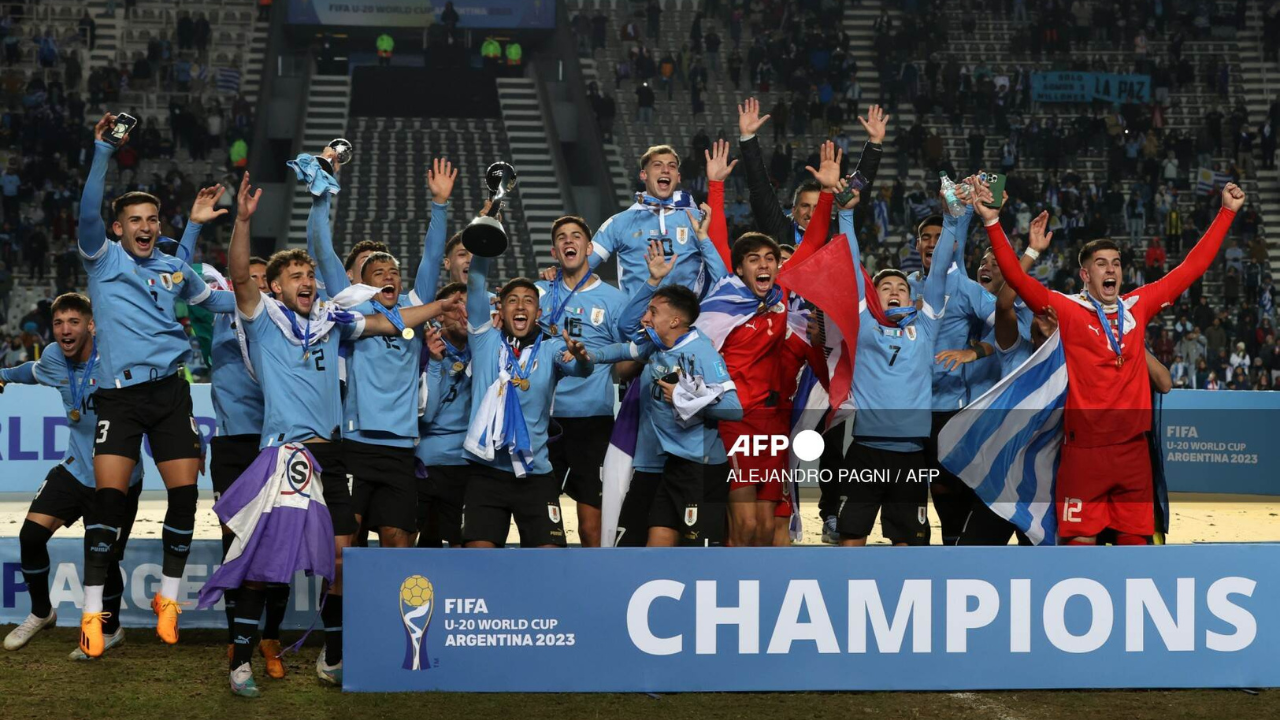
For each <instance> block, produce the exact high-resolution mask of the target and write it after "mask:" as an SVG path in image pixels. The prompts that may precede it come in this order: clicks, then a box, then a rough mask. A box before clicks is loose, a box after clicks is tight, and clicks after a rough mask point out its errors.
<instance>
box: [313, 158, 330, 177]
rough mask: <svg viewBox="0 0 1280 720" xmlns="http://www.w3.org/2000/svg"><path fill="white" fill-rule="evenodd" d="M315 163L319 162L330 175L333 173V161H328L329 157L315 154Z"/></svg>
mask: <svg viewBox="0 0 1280 720" xmlns="http://www.w3.org/2000/svg"><path fill="white" fill-rule="evenodd" d="M316 163H317V164H319V165H320V167H321V168H323V169H324V171H325V172H327V173H329V174H330V175H333V163H332V162H330V161H329V158H327V157H325V156H323V155H317V156H316Z"/></svg>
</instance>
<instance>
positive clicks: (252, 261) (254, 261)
mask: <svg viewBox="0 0 1280 720" xmlns="http://www.w3.org/2000/svg"><path fill="white" fill-rule="evenodd" d="M249 264H250V265H266V264H267V261H266V259H264V258H261V257H258V256H257V255H254V256H253V257H251V258H249Z"/></svg>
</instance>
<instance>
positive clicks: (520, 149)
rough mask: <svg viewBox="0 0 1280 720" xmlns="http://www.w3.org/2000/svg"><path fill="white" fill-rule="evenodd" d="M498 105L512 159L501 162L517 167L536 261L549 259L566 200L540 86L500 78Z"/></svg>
mask: <svg viewBox="0 0 1280 720" xmlns="http://www.w3.org/2000/svg"><path fill="white" fill-rule="evenodd" d="M498 104H499V106H500V107H501V109H502V123H503V125H504V126H506V130H507V138H508V140H509V141H510V143H511V157H510V158H501V159H505V160H507V161H508V162H510V163H511V164H512V165H513V166H515V169H516V172H517V173H518V175H519V184H518V185H517V187H516V192H515V194H517V195H519V196H520V205H521V207H522V209H523V210H524V216H525V222H526V226H527V228H528V232H529V240H530V244H531V245H532V248H533V255H534V258H536V259H544V258H549V257H550V256H551V223H553V222H554V221H555V219H556V218H558V217H560V216H561V215H564V201H563V199H562V198H561V197H560V182H559V179H558V178H557V177H556V166H555V163H554V162H553V161H552V159H551V148H550V146H549V145H548V140H547V128H546V121H545V120H544V119H543V117H542V107H541V105H540V104H539V102H538V87H537V85H536V84H535V83H534V82H533V80H532V79H530V78H498ZM498 159H500V158H494V160H498Z"/></svg>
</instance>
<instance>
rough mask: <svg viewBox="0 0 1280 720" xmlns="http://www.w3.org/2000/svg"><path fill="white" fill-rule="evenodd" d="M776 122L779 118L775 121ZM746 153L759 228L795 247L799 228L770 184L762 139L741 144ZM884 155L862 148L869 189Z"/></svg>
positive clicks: (874, 147) (872, 147) (860, 161)
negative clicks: (780, 203) (779, 202)
mask: <svg viewBox="0 0 1280 720" xmlns="http://www.w3.org/2000/svg"><path fill="white" fill-rule="evenodd" d="M775 119H776V118H775ZM738 147H740V148H741V149H742V160H743V164H744V165H746V166H747V188H748V190H749V191H750V193H751V216H752V217H753V218H755V221H756V228H757V229H758V230H759V231H760V232H762V233H764V234H766V235H768V236H769V237H771V238H773V240H774V242H776V243H778V244H779V245H795V244H796V234H795V225H794V224H793V223H792V221H791V216H790V215H788V214H787V213H786V212H784V211H783V209H782V206H781V205H779V204H778V194H777V192H776V191H775V190H774V189H773V183H772V182H770V180H769V171H768V169H767V168H766V167H765V164H764V153H763V152H762V151H761V150H760V136H758V135H757V136H755V137H752V138H751V139H749V140H740V141H738ZM882 153H883V150H881V148H880V146H879V145H872V144H871V143H870V142H868V143H866V144H865V145H863V146H862V156H861V157H859V158H858V165H857V168H856V169H857V170H858V171H860V172H861V173H862V175H863V176H864V177H866V178H867V188H869V187H870V186H871V183H873V182H875V179H876V170H877V169H879V167H880V155H881V154H882ZM867 188H863V190H862V196H863V197H868V196H867Z"/></svg>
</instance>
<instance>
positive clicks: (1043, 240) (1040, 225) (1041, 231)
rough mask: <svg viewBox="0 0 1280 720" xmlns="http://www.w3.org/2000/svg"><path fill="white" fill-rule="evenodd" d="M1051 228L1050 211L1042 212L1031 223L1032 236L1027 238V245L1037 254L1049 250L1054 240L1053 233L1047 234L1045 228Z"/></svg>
mask: <svg viewBox="0 0 1280 720" xmlns="http://www.w3.org/2000/svg"><path fill="white" fill-rule="evenodd" d="M1048 226H1049V211H1048V210H1042V211H1040V214H1039V215H1037V216H1036V219H1035V220H1032V221H1031V234H1030V236H1029V237H1028V238H1027V244H1028V245H1029V246H1030V247H1031V249H1032V250H1035V251H1036V252H1044V251H1045V250H1047V249H1048V248H1049V241H1050V240H1052V239H1053V233H1052V232H1050V233H1045V228H1047V227H1048Z"/></svg>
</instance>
